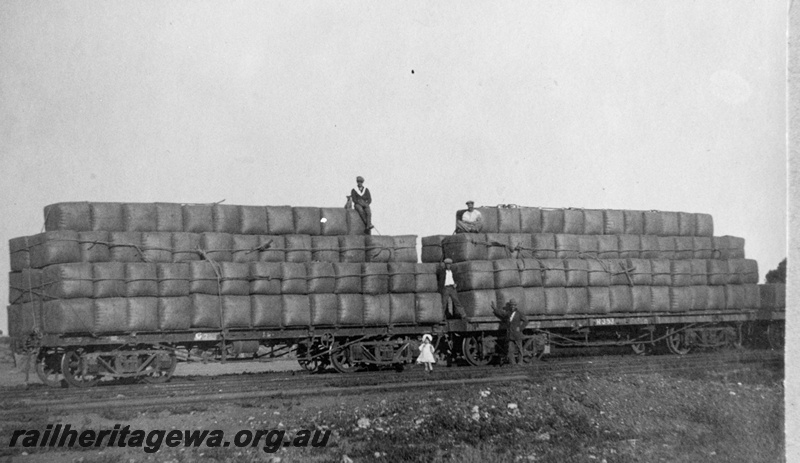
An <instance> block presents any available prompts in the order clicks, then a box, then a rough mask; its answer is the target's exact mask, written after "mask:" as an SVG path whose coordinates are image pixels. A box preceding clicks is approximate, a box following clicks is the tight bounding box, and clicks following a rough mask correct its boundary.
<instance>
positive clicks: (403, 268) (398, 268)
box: [389, 262, 417, 293]
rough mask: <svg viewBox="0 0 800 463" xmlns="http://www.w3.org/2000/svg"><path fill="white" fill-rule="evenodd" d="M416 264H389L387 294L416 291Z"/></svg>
mask: <svg viewBox="0 0 800 463" xmlns="http://www.w3.org/2000/svg"><path fill="white" fill-rule="evenodd" d="M416 266H417V264H414V263H411V262H389V292H391V293H413V292H414V290H415V289H416V277H417V270H416Z"/></svg>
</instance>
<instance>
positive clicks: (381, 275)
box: [361, 262, 389, 295]
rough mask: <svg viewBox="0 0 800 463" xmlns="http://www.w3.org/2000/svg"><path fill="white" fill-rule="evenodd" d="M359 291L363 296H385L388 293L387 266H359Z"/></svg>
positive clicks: (366, 263)
mask: <svg viewBox="0 0 800 463" xmlns="http://www.w3.org/2000/svg"><path fill="white" fill-rule="evenodd" d="M361 275H362V276H361V290H362V291H363V293H364V294H370V295H375V294H386V293H388V292H389V266H388V265H387V264H385V263H368V262H365V263H363V264H361Z"/></svg>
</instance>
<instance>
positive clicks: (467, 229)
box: [456, 201, 483, 233]
mask: <svg viewBox="0 0 800 463" xmlns="http://www.w3.org/2000/svg"><path fill="white" fill-rule="evenodd" d="M481 230H483V216H482V215H481V211H479V210H477V209H475V202H474V201H467V210H466V211H464V212H463V213H462V214H461V218H459V219H458V220H456V233H480V231H481Z"/></svg>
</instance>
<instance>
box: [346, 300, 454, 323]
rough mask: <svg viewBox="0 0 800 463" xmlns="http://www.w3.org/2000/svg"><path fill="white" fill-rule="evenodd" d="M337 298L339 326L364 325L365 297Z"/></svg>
mask: <svg viewBox="0 0 800 463" xmlns="http://www.w3.org/2000/svg"><path fill="white" fill-rule="evenodd" d="M437 296H438V294H437ZM336 297H337V298H338V299H339V313H338V314H337V316H336V320H337V324H339V325H363V324H364V296H363V295H361V294H337V295H336ZM440 304H441V302H440ZM417 320H419V318H418V319H417Z"/></svg>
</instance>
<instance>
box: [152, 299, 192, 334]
mask: <svg viewBox="0 0 800 463" xmlns="http://www.w3.org/2000/svg"><path fill="white" fill-rule="evenodd" d="M191 320H192V298H191V297H189V296H186V297H159V298H158V328H159V330H162V331H183V330H188V329H189V327H190V325H191Z"/></svg>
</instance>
